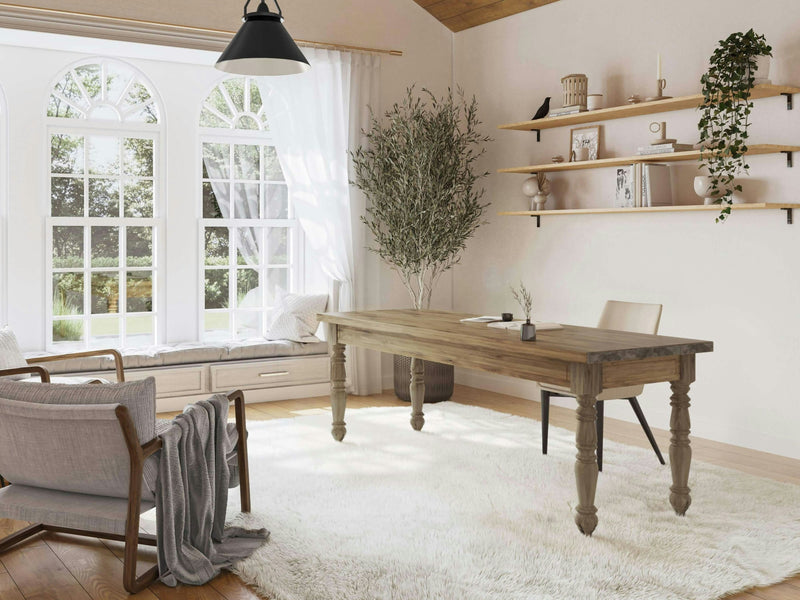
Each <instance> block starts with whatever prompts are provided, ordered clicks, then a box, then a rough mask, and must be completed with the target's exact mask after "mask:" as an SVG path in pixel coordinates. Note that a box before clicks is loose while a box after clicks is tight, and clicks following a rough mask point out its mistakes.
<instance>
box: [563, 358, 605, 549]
mask: <svg viewBox="0 0 800 600" xmlns="http://www.w3.org/2000/svg"><path fill="white" fill-rule="evenodd" d="M570 374H571V388H572V392H573V393H574V394H575V398H576V400H577V401H578V408H577V418H578V427H577V430H576V431H575V446H576V448H577V449H578V454H577V455H576V456H575V459H576V460H575V484H576V486H577V488H578V507H577V509H576V511H577V514H576V515H575V524H576V525H577V526H578V529H579V530H580V531H581V533H583V534H584V535H592V532H593V531H594V530H595V527H597V508H596V507H595V505H594V496H595V491H596V490H597V474H598V467H597V425H596V419H597V409H596V402H597V395H598V394H599V393H600V391H601V385H602V371H601V368H600V367H598V366H595V365H583V364H576V365H573V367H572V368H571V369H570Z"/></svg>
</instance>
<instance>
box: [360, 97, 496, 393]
mask: <svg viewBox="0 0 800 600" xmlns="http://www.w3.org/2000/svg"><path fill="white" fill-rule="evenodd" d="M477 113H478V103H477V101H476V100H475V98H474V97H473V98H472V99H471V100H469V101H468V100H467V99H466V98H465V97H464V93H463V92H462V91H461V90H459V92H458V94H457V95H456V96H454V95H453V93H452V91H448V93H447V94H446V95H445V96H444V97H442V98H437V97H436V96H434V95H433V94H432V93H431V92H429V91H428V90H423V95H422V97H420V96H416V95H415V94H414V90H413V88H411V89H409V90H408V92H407V94H406V97H405V98H404V100H403V101H402V102H401V103H398V104H395V105H394V106H392V108H391V109H389V110H388V111H387V112H386V113H385V115H384V116H383V119H382V120H379V119H378V118H376V117H375V116H374V115H373V117H372V119H371V122H370V127H369V130H368V131H366V132H365V135H366V144H365V145H364V146H362V147H361V148H359V149H358V150H356V151H355V152H354V153H353V167H354V172H355V181H354V183H355V185H356V186H357V187H358V188H359V189H361V190H362V191H363V192H364V194H365V195H366V197H367V213H366V215H365V216H364V217H363V219H362V220H363V222H364V224H365V225H366V226H367V229H369V231H370V233H371V234H372V238H373V241H372V243H371V245H370V250H372V251H374V252H375V253H377V254H378V256H380V257H381V258H382V259H383V260H384V262H386V263H387V264H388V265H389V266H390V267H391V268H392V269H393V270H394V271H396V272H397V273H398V274H399V275H400V279H401V280H402V282H403V285H404V286H405V287H406V289H407V290H408V293H409V295H410V297H411V300H412V304H413V306H414V308H415V309H417V310H425V309H428V308H430V304H431V295H432V293H433V290H434V288H435V286H436V283H437V282H438V280H439V278H440V277H441V276H442V274H443V273H445V272H446V271H447V270H449V269H450V268H451V267H453V265H455V264H457V263H458V262H459V260H460V259H461V254H462V252H463V250H464V248H465V247H466V244H467V240H469V238H470V237H472V236H473V235H474V233H475V231H476V230H477V229H478V227H479V226H480V225H481V223H482V216H483V211H484V209H485V208H486V206H487V205H486V204H483V203H482V202H481V199H482V197H483V193H484V190H483V189H482V188H478V187H477V185H476V184H477V182H478V180H479V179H480V178H482V177H485V176H486V175H488V173H486V172H478V171H477V170H476V163H477V161H478V159H479V158H480V157H481V156H482V155H483V153H484V148H483V145H484V144H485V143H486V142H488V141H490V139H491V138H489V137H486V136H484V135H482V134H481V133H480V132H479V131H478V127H479V125H480V121H479V120H478V114H477ZM420 362H421V361H420ZM415 367H417V368H419V365H418V364H417V359H412V360H411V362H410V364H409V361H408V359H403V358H401V357H395V391H396V392H397V393H398V396H400V397H401V398H402V399H404V400H409V399H410V397H409V387H408V386H409V381H410V371H411V370H413V369H414V368H415ZM437 370H438V371H439V373H438V376H437V372H436V371H437ZM425 376H426V390H425V399H426V401H428V402H430V401H432V400H434V399H436V400H444V399H447V398H449V397H450V395H452V380H453V371H452V366H449V365H441V368H438V367H435V366H434V364H433V363H432V364H431V365H429V366H426V367H425ZM398 377H399V378H400V381H398ZM442 379H444V380H446V381H445V382H444V383H437V380H442ZM437 392H438V393H437ZM434 396H437V397H436V398H434Z"/></svg>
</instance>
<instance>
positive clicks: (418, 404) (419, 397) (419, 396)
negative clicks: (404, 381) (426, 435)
mask: <svg viewBox="0 0 800 600" xmlns="http://www.w3.org/2000/svg"><path fill="white" fill-rule="evenodd" d="M409 391H410V392H411V427H413V428H414V431H421V430H422V426H423V425H425V413H423V412H422V404H423V403H424V402H425V361H423V360H422V359H420V358H412V359H411V385H410V389H409Z"/></svg>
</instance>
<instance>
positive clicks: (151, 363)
mask: <svg viewBox="0 0 800 600" xmlns="http://www.w3.org/2000/svg"><path fill="white" fill-rule="evenodd" d="M121 352H122V363H123V365H124V366H125V368H126V369H148V368H154V367H169V366H174V365H189V364H196V363H211V362H224V361H235V360H256V359H261V358H280V357H284V356H311V355H319V354H327V352H328V345H327V344H326V343H325V342H313V343H308V344H301V343H298V342H290V341H288V340H276V341H266V340H264V339H256V340H246V341H242V342H219V343H213V342H189V343H183V344H172V345H163V346H150V347H149V348H137V349H132V350H124V349H123V350H121ZM48 354H53V353H41V352H40V353H31V354H28V355H26V358H33V357H35V356H47V355H48ZM113 369H114V361H113V359H112V358H111V357H110V356H109V357H107V356H91V357H86V358H72V359H69V360H65V361H59V362H53V363H48V364H47V370H48V371H50V372H51V373H91V372H95V371H110V370H113Z"/></svg>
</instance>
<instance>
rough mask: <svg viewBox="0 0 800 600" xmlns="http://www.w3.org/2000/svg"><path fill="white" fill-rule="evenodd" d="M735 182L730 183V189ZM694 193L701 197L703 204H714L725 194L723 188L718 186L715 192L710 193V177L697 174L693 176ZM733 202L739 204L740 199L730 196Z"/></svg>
mask: <svg viewBox="0 0 800 600" xmlns="http://www.w3.org/2000/svg"><path fill="white" fill-rule="evenodd" d="M735 185H736V182H733V183H731V189H732V187H733V186H735ZM694 193H695V194H697V195H698V196H700V197H701V198H703V199H704V200H703V204H714V203H715V201H716V200H719V199H720V198H722V196H724V195H725V190H724V189H722V188H720V190H719V191H718V192H717V193H716V194H712V193H711V177H710V176H708V175H698V176H697V177H695V178H694ZM731 200H732V201H733V203H734V204H739V203H740V202H741V200H740V199H738V198H734V197H732V198H731Z"/></svg>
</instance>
